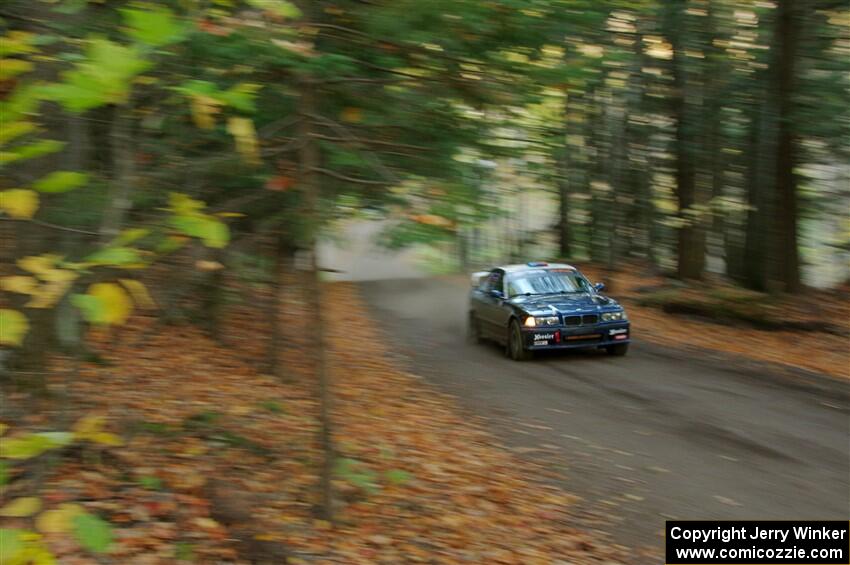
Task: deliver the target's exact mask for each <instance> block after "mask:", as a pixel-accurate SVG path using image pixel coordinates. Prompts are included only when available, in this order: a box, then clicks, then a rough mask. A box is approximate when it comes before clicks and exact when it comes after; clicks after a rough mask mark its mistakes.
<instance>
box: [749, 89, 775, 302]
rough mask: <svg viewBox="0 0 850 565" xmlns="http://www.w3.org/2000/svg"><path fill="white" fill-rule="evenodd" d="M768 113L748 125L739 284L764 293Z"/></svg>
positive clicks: (768, 207) (764, 107) (768, 205)
mask: <svg viewBox="0 0 850 565" xmlns="http://www.w3.org/2000/svg"><path fill="white" fill-rule="evenodd" d="M770 118H771V109H770V106H769V105H768V104H767V103H766V104H764V105H762V107H761V109H760V111H759V113H758V115H754V116H753V118H752V120H751V123H750V136H749V142H748V145H749V151H748V154H749V156H750V159H749V167H748V169H747V178H746V186H747V205H748V209H747V220H746V228H745V229H746V232H745V239H744V260H743V282H744V284H745V285H746V286H747V287H748V288H751V289H753V290H765V289H766V287H767V285H766V281H767V271H768V253H769V250H768V240H767V238H768V234H769V233H770V232H771V230H770V223H771V218H770V217H771V210H772V208H773V206H772V202H771V198H770V194H769V191H768V190H767V187H768V186H769V185H770V182H769V181H770V177H771V176H772V174H771V173H770V170H769V167H768V166H767V163H768V162H769V153H770V147H769V146H770V142H769V140H770V138H771V135H770V134H771V132H772V129H771V127H770Z"/></svg>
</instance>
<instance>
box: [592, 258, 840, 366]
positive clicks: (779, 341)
mask: <svg viewBox="0 0 850 565" xmlns="http://www.w3.org/2000/svg"><path fill="white" fill-rule="evenodd" d="M580 268H581V270H582V272H584V273H585V275H587V276H588V277H589V278H590V279H591V280H594V281H597V280H599V281H605V282H606V283H607V284H608V288H607V289H606V290H605V293H606V294H608V295H609V296H612V297H614V298H616V299H617V300H619V301H620V302H622V303H623V305H624V306H625V307H626V308H627V311H628V314H629V319H630V320H631V323H632V330H633V336H634V337H635V338H636V339H640V340H644V341H649V342H653V343H657V344H660V345H664V346H674V347H681V348H689V347H696V348H700V349H708V350H714V351H719V352H723V353H728V354H732V355H734V356H739V357H743V358H748V359H753V360H756V361H767V362H770V363H775V364H778V365H781V366H786V367H789V368H792V367H793V368H800V369H804V370H807V371H812V372H815V373H821V374H825V375H830V376H832V377H838V378H843V379H850V339H848V338H849V337H850V289H848V288H847V287H846V285H845V287H842V288H838V289H833V290H814V289H807V290H806V291H805V292H802V293H800V294H798V295H788V296H781V297H772V296H770V295H767V294H761V293H755V292H750V291H746V290H743V289H741V288H739V287H735V286H732V285H729V284H728V283H725V282H723V281H721V280H719V279H718V280H709V281H707V282H704V283H698V284H690V285H676V283H672V282H671V281H670V280H667V279H664V278H662V277H660V276H655V275H651V274H647V272H646V270H645V269H642V268H641V267H640V266H630V267H628V268H625V269H623V270H620V271H618V272H616V273H614V274H609V273H606V271H605V270H604V269H602V268H599V267H596V266H585V265H582V266H581V267H580ZM674 285H675V286H674Z"/></svg>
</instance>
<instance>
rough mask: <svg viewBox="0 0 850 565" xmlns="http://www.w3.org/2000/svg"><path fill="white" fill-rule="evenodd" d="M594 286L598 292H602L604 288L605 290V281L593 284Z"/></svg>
mask: <svg viewBox="0 0 850 565" xmlns="http://www.w3.org/2000/svg"><path fill="white" fill-rule="evenodd" d="M593 288H594V289H595V290H596V292H602V291H603V290H605V283H596V284H594V285H593Z"/></svg>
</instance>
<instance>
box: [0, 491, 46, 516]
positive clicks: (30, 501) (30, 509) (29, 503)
mask: <svg viewBox="0 0 850 565" xmlns="http://www.w3.org/2000/svg"><path fill="white" fill-rule="evenodd" d="M40 509H41V499H39V498H36V497H34V496H25V497H22V498H16V499H15V500H13V501H12V502H10V503H9V504H7V505H6V506H4V507H3V508H0V516H3V517H4V518H25V517H26V516H32V515H33V514H35V513H36V512H38V511H39V510H40Z"/></svg>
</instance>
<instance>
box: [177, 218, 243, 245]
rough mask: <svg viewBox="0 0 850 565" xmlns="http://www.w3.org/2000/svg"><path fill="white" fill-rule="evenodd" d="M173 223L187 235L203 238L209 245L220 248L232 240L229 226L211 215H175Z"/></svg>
mask: <svg viewBox="0 0 850 565" xmlns="http://www.w3.org/2000/svg"><path fill="white" fill-rule="evenodd" d="M171 225H172V226H174V228H176V229H177V230H178V231H180V232H182V233H184V234H185V235H188V236H191V237H197V238H199V239H201V240H203V242H204V245H206V246H207V247H214V248H217V249H220V248H222V247H224V246H226V245H227V242H228V241H230V231H229V230H228V229H227V226H226V225H224V224H223V223H222V222H220V221H218V220H217V219H215V218H213V217H211V216H203V215H196V216H175V217H173V218H171Z"/></svg>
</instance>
